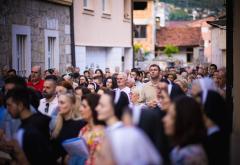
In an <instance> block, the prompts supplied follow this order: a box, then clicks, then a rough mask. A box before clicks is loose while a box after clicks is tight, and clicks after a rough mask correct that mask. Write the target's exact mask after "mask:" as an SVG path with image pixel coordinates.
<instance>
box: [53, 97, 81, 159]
mask: <svg viewBox="0 0 240 165" xmlns="http://www.w3.org/2000/svg"><path fill="white" fill-rule="evenodd" d="M58 106H59V112H58V115H57V118H56V121H55V127H54V129H53V131H52V144H53V150H54V153H55V156H56V159H59V158H60V157H62V158H64V157H65V156H66V155H67V152H66V151H65V150H64V148H63V147H62V142H63V141H64V140H66V139H70V138H74V137H77V136H78V133H79V130H81V128H82V127H83V126H85V124H86V122H84V121H83V120H81V119H80V118H79V115H78V110H77V109H76V97H75V95H74V94H73V93H62V94H60V95H59V97H58Z"/></svg>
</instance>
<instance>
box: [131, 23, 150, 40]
mask: <svg viewBox="0 0 240 165" xmlns="http://www.w3.org/2000/svg"><path fill="white" fill-rule="evenodd" d="M136 32H138V35H137V34H136ZM136 35H137V36H136ZM133 37H134V38H135V39H146V38H147V25H134V36H133Z"/></svg>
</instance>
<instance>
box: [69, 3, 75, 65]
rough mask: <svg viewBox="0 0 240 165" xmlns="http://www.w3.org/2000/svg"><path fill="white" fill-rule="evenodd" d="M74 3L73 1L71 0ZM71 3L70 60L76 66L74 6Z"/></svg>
mask: <svg viewBox="0 0 240 165" xmlns="http://www.w3.org/2000/svg"><path fill="white" fill-rule="evenodd" d="M73 3H74V1H73ZM73 3H72V5H71V6H70V31H71V54H72V55H71V60H72V66H74V67H76V58H75V40H74V8H73Z"/></svg>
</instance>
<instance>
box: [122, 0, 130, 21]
mask: <svg viewBox="0 0 240 165" xmlns="http://www.w3.org/2000/svg"><path fill="white" fill-rule="evenodd" d="M124 19H131V0H124Z"/></svg>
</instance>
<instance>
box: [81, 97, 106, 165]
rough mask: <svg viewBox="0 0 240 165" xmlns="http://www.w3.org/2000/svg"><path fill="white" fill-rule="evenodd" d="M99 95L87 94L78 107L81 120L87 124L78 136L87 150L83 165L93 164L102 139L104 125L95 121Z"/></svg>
mask: <svg viewBox="0 0 240 165" xmlns="http://www.w3.org/2000/svg"><path fill="white" fill-rule="evenodd" d="M99 99H100V95H98V94H88V95H86V96H83V97H82V103H81V106H80V109H79V110H80V114H81V116H82V119H83V120H85V121H86V122H87V125H86V126H84V127H83V128H82V129H81V131H80V134H79V136H80V137H83V138H84V139H85V141H86V143H87V146H88V149H89V156H88V159H87V161H86V163H85V164H90V165H91V164H95V163H94V162H95V154H96V150H97V149H98V148H99V147H100V146H99V145H100V143H101V142H102V138H103V135H104V126H103V125H104V123H103V122H101V121H99V120H98V119H97V111H96V110H95V108H96V106H97V104H98V101H99Z"/></svg>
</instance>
